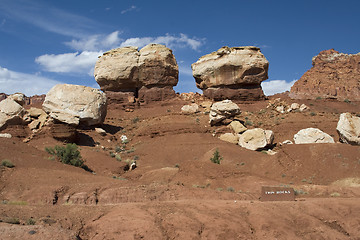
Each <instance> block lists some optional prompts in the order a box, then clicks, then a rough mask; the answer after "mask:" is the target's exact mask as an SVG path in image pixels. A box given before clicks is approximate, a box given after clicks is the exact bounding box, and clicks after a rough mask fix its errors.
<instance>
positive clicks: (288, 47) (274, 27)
mask: <svg viewBox="0 0 360 240" xmlns="http://www.w3.org/2000/svg"><path fill="white" fill-rule="evenodd" d="M359 9H360V1H358V0H342V1H333V0H301V1H300V0H299V1H289V0H287V1H284V0H278V1H277V0H272V1H270V0H237V1H227V0H223V1H209V0H207V1H202V0H198V1H194V0H193V1H188V0H182V1H175V0H174V1H150V0H125V1H124V0H122V1H115V0H102V1H92V0H86V1H85V0H84V1H83V0H71V1H70V0H61V1H55V0H53V1H50V0H48V1H45V0H0V92H6V93H13V92H23V93H25V94H26V95H33V94H41V93H46V92H47V91H48V90H49V89H50V88H51V87H52V86H53V85H54V84H57V83H71V84H80V85H86V86H91V87H98V85H97V83H96V82H95V80H94V77H93V69H94V64H95V62H96V59H97V57H98V56H99V55H101V54H102V53H103V52H104V51H107V50H110V49H112V48H116V47H120V46H127V45H136V46H139V47H142V46H144V45H146V44H148V43H151V42H156V43H162V44H165V45H167V46H168V47H169V48H171V49H172V50H173V53H174V55H175V57H176V59H177V62H178V65H179V69H180V76H179V83H178V86H176V87H175V90H176V91H179V92H190V91H193V92H194V91H199V90H198V89H197V88H196V86H195V80H194V78H193V77H192V73H191V64H192V63H194V62H196V61H197V59H198V58H199V57H201V56H203V55H205V54H208V53H210V52H213V51H216V50H217V49H219V48H220V47H222V46H229V47H233V46H247V45H255V46H258V47H260V48H261V51H262V53H263V54H264V55H265V57H266V58H267V59H268V61H269V63H270V67H269V80H267V81H266V82H264V83H263V87H264V90H265V93H266V94H268V95H269V94H272V93H275V92H282V91H284V90H287V89H289V88H290V86H291V85H292V84H293V82H294V81H295V80H297V79H299V78H300V77H301V76H302V75H303V74H304V73H305V72H306V71H307V70H308V69H309V68H310V67H311V59H312V57H313V56H315V55H317V54H318V53H319V52H320V51H322V50H326V49H330V48H334V49H335V50H337V51H340V52H344V53H358V52H359V51H360V50H359V46H360V45H359V43H360V31H359V29H360V28H359V23H360V14H359Z"/></svg>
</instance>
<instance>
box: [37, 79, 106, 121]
mask: <svg viewBox="0 0 360 240" xmlns="http://www.w3.org/2000/svg"><path fill="white" fill-rule="evenodd" d="M43 109H44V111H45V112H46V113H47V114H49V115H50V117H51V118H53V119H55V120H57V121H59V122H62V123H66V124H70V125H74V126H77V125H79V124H84V125H88V126H90V125H96V124H101V123H103V121H104V119H105V116H106V95H105V94H104V93H103V92H101V91H100V90H98V89H95V88H91V87H85V86H80V85H72V84H58V85H55V86H54V87H53V88H52V89H50V91H49V92H48V93H47V94H46V98H45V101H44V103H43Z"/></svg>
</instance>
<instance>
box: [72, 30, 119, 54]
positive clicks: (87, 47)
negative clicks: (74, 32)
mask: <svg viewBox="0 0 360 240" xmlns="http://www.w3.org/2000/svg"><path fill="white" fill-rule="evenodd" d="M119 34H120V32H119V31H115V32H112V33H110V34H108V35H100V34H98V35H92V36H89V37H85V38H81V39H73V40H71V41H70V42H65V45H67V46H69V47H71V48H72V49H75V50H77V51H102V50H108V49H111V48H114V47H118V46H119V45H120V43H121V40H122V39H121V38H120V37H119Z"/></svg>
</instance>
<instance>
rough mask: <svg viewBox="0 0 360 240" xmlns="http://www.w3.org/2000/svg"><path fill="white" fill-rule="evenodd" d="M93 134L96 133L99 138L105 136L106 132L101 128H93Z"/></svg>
mask: <svg viewBox="0 0 360 240" xmlns="http://www.w3.org/2000/svg"><path fill="white" fill-rule="evenodd" d="M95 132H97V133H98V134H100V135H101V136H106V131H105V130H104V129H102V128H95Z"/></svg>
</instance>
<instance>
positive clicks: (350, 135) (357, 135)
mask: <svg viewBox="0 0 360 240" xmlns="http://www.w3.org/2000/svg"><path fill="white" fill-rule="evenodd" d="M336 130H337V132H338V133H339V136H340V141H341V142H344V143H348V144H352V145H360V117H356V116H353V115H351V113H342V114H340V119H339V122H338V124H337V127H336Z"/></svg>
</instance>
